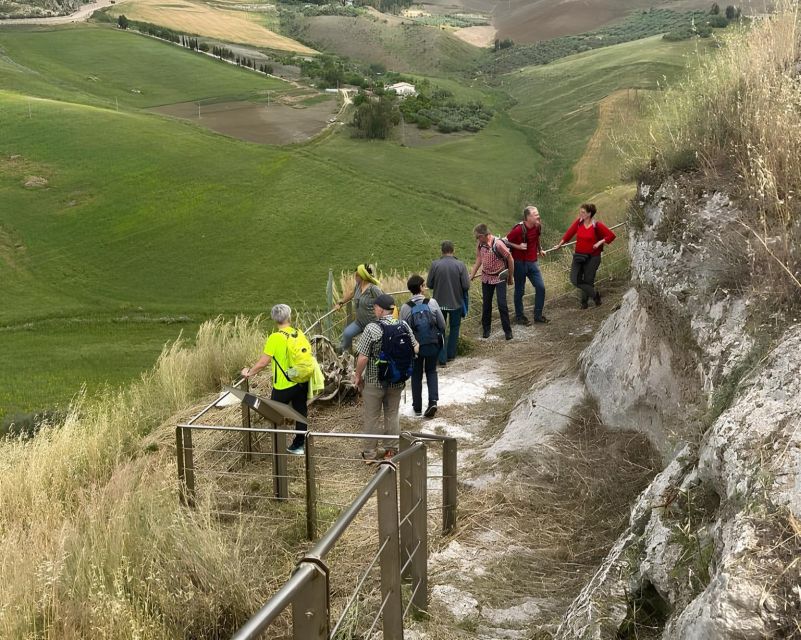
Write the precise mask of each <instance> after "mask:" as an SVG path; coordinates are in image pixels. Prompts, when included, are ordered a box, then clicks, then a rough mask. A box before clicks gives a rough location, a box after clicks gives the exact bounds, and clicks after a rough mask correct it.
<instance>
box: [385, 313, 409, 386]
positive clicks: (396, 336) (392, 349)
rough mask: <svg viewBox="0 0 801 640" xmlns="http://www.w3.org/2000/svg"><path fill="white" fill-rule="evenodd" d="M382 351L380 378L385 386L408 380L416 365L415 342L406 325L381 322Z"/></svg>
mask: <svg viewBox="0 0 801 640" xmlns="http://www.w3.org/2000/svg"><path fill="white" fill-rule="evenodd" d="M378 326H379V327H381V351H379V353H378V360H377V364H378V380H379V382H381V384H382V385H383V386H385V387H386V386H388V385H390V384H399V383H401V382H406V381H407V380H408V379H409V378H410V377H411V375H412V368H413V366H414V364H413V363H414V344H413V343H412V336H411V334H410V333H409V332H408V331H407V328H406V325H405V324H404V323H401V322H396V323H391V324H390V323H385V322H379V323H378Z"/></svg>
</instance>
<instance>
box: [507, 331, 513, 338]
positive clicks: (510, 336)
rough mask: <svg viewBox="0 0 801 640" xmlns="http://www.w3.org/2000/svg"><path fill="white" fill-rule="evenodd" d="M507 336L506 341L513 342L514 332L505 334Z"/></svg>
mask: <svg viewBox="0 0 801 640" xmlns="http://www.w3.org/2000/svg"><path fill="white" fill-rule="evenodd" d="M505 335H506V339H507V340H511V339H512V332H511V331H510V332H509V333H507V334H505Z"/></svg>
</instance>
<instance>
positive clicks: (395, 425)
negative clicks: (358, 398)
mask: <svg viewBox="0 0 801 640" xmlns="http://www.w3.org/2000/svg"><path fill="white" fill-rule="evenodd" d="M401 393H403V389H402V388H400V389H391V388H388V389H384V388H383V387H377V386H375V385H372V384H369V383H368V384H365V385H364V389H363V390H362V399H363V401H364V432H365V433H373V434H377V435H392V436H397V435H400V417H399V415H398V408H399V407H400V400H401ZM382 411H383V413H384V416H383V420H382V418H381V413H382ZM397 446H398V445H397V440H396V439H392V440H381V441H378V440H365V442H364V448H365V450H367V449H374V448H375V447H384V448H386V447H397Z"/></svg>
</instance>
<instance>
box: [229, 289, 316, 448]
mask: <svg viewBox="0 0 801 640" xmlns="http://www.w3.org/2000/svg"><path fill="white" fill-rule="evenodd" d="M270 317H272V319H273V320H275V323H276V325H278V326H277V331H274V332H273V333H271V334H270V336H269V337H268V338H267V342H266V343H265V344H264V353H262V355H261V357H260V358H259V359H258V361H257V362H256V364H254V365H253V366H252V367H245V368H244V369H242V375H243V376H245V377H246V378H251V377H253V376H254V375H256V374H257V373H258V372H259V371H261V370H262V369H264V368H265V367H267V366H268V365H270V364H272V367H273V390H272V393H271V394H270V398H271V399H272V400H275V401H277V402H282V403H284V404H288V405H290V406H291V407H292V408H293V409H294V410H295V411H297V412H298V413H299V414H300V415H302V416H304V417H306V416H307V415H308V408H307V405H306V400H307V397H308V395H309V380H308V379H306V381H305V382H293V381H292V380H290V377H292V375H293V374H292V372H289V374H288V375H287V371H288V370H289V369H290V368H291V367H292V363H291V362H290V353H289V341H290V340H291V339H293V338H294V339H297V338H298V337H299V336H302V335H303V333H302V332H301V331H300V330H299V329H295V328H293V327H292V324H291V322H292V309H290V308H289V305H286V304H277V305H275V306H274V307H273V308H272V310H271V311H270ZM305 339H306V338H305V336H304V337H303V340H305ZM295 429H296V430H297V431H298V432H299V433H298V434H297V435H295V438H294V440H293V441H292V443H291V444H290V445H289V447H287V453H290V454H292V455H296V456H302V455H304V453H305V452H306V450H305V446H306V431H307V430H308V424H307V423H306V422H296V423H295Z"/></svg>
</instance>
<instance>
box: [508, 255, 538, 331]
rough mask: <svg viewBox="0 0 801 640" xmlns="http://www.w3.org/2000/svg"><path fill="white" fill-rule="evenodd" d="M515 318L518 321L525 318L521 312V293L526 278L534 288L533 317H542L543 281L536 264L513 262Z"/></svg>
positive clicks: (524, 287)
mask: <svg viewBox="0 0 801 640" xmlns="http://www.w3.org/2000/svg"><path fill="white" fill-rule="evenodd" d="M514 277H515V317H516V318H517V319H518V320H519V319H520V318H522V317H523V316H525V315H526V314H525V312H524V311H523V293H525V290H526V278H528V280H529V281H530V282H531V284H532V286H533V287H534V317H535V318H541V317H542V308H543V307H544V306H545V281H544V280H543V279H542V274H541V273H540V268H539V265H537V263H536V262H515V273H514Z"/></svg>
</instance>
